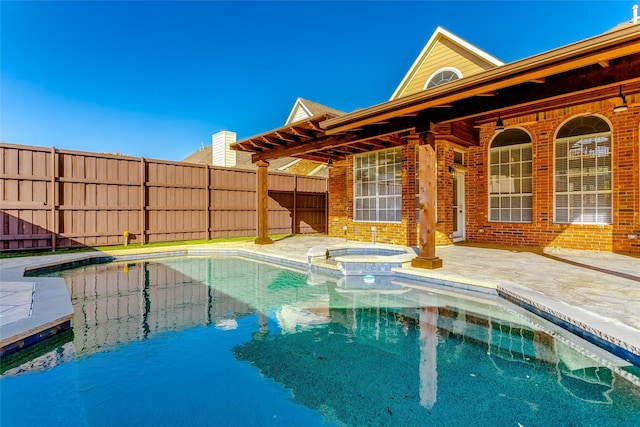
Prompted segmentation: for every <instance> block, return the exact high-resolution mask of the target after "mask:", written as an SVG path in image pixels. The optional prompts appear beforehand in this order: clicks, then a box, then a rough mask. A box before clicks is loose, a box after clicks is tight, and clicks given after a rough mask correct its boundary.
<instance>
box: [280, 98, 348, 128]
mask: <svg viewBox="0 0 640 427" xmlns="http://www.w3.org/2000/svg"><path fill="white" fill-rule="evenodd" d="M325 113H330V114H335V115H336V116H341V115H343V114H345V113H344V112H342V111H338V110H336V109H334V108H331V107H327V106H326V105H322V104H318V103H317V102H312V101H309V100H308V99H304V98H298V99H296V102H295V103H294V104H293V108H292V109H291V112H290V113H289V117H288V118H287V121H286V122H284V124H285V125H288V124H290V123H294V122H297V121H299V120H304V119H308V118H309V117H313V116H317V115H320V114H325Z"/></svg>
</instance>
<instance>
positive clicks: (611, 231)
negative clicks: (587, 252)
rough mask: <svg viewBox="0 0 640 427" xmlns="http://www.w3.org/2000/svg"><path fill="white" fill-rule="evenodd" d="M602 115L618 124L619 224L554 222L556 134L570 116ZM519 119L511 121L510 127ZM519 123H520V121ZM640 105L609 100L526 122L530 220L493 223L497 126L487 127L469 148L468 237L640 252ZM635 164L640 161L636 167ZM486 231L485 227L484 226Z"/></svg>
mask: <svg viewBox="0 0 640 427" xmlns="http://www.w3.org/2000/svg"><path fill="white" fill-rule="evenodd" d="M587 113H589V114H597V115H600V116H602V117H604V118H605V119H607V120H609V122H610V123H611V125H612V129H613V132H612V144H613V147H612V150H613V151H612V154H613V157H612V161H613V177H612V181H613V195H612V196H613V224H611V225H590V224H584V225H582V224H554V223H553V182H554V181H553V180H554V178H553V159H554V153H553V148H554V136H555V133H556V132H557V130H558V129H559V128H560V127H561V126H562V125H563V124H564V123H565V122H566V121H567V120H569V119H571V118H573V117H575V116H576V115H580V114H587ZM516 121H517V120H506V121H505V126H507V127H509V126H511V125H514V123H515V122H516ZM516 126H517V125H516ZM639 126H640V110H639V109H638V108H635V109H630V110H629V111H628V112H627V113H617V114H615V113H613V111H612V106H611V104H610V103H609V102H597V103H591V104H587V105H580V106H575V107H570V108H563V109H558V110H553V111H548V112H545V113H541V114H540V115H539V117H538V123H536V124H525V125H524V126H520V127H521V128H522V129H524V130H526V131H527V132H528V133H529V134H530V135H531V139H532V142H533V221H532V223H530V224H520V223H500V222H489V221H488V219H487V215H488V213H487V212H488V193H487V191H488V189H487V171H486V169H487V167H488V145H489V143H490V142H491V139H492V137H493V135H494V134H493V128H492V127H491V126H489V127H486V128H483V129H481V131H480V146H478V147H472V148H470V149H469V158H470V163H469V172H468V173H467V182H466V191H467V199H466V206H467V224H466V226H467V240H468V241H471V242H482V243H498V244H509V245H526V246H543V247H564V248H572V249H591V250H603V251H619V252H640V239H636V240H632V239H629V238H628V237H627V236H628V235H629V234H640V218H639V217H638V215H639V214H638V212H639V209H640V206H639V203H640V202H639V199H640V188H639V186H640V184H639V181H640V178H639V176H638V161H639V160H638V156H639V146H638V129H639ZM634 165H635V166H634ZM481 230H482V231H481Z"/></svg>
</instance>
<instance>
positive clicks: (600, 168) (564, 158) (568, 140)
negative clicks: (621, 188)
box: [554, 116, 613, 224]
mask: <svg viewBox="0 0 640 427" xmlns="http://www.w3.org/2000/svg"><path fill="white" fill-rule="evenodd" d="M554 174H555V194H554V199H555V207H554V222H557V223H564V224H568V223H576V224H611V220H612V206H613V204H612V202H611V189H612V188H613V186H612V184H611V128H610V127H609V124H608V123H607V122H606V121H604V120H603V119H602V118H600V117H597V116H581V117H576V118H575V119H572V120H570V121H568V122H567V123H565V124H564V125H563V126H562V127H561V128H560V129H559V130H558V134H557V136H556V140H555V172H554Z"/></svg>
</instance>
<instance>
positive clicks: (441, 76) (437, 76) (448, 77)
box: [424, 67, 462, 89]
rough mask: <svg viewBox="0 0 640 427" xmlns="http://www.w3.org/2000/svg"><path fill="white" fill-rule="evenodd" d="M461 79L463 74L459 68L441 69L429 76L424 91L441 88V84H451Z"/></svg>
mask: <svg viewBox="0 0 640 427" xmlns="http://www.w3.org/2000/svg"><path fill="white" fill-rule="evenodd" d="M460 78H462V73H461V72H460V70H458V69H457V68H453V67H445V68H441V69H439V70H438V71H436V72H435V73H433V74H431V76H429V79H427V83H426V84H425V85H424V89H429V88H432V87H436V86H440V85H441V84H445V83H449V82H451V81H454V80H458V79H460Z"/></svg>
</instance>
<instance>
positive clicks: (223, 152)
mask: <svg viewBox="0 0 640 427" xmlns="http://www.w3.org/2000/svg"><path fill="white" fill-rule="evenodd" d="M234 142H236V133H235V132H230V131H228V130H221V131H220V132H218V133H214V134H213V136H211V152H212V159H211V160H212V164H213V165H214V166H226V167H233V166H235V165H236V152H235V151H234V150H232V149H231V148H229V146H230V145H231V144H233V143H234Z"/></svg>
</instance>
